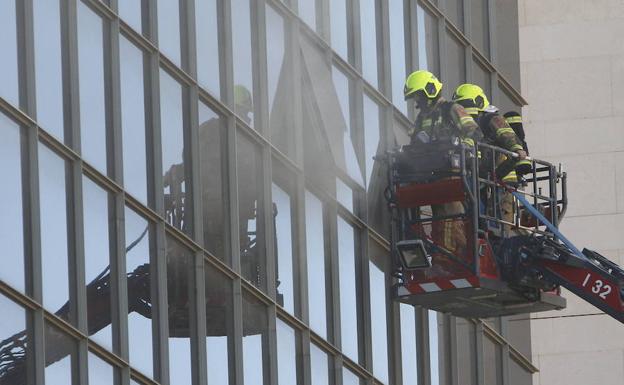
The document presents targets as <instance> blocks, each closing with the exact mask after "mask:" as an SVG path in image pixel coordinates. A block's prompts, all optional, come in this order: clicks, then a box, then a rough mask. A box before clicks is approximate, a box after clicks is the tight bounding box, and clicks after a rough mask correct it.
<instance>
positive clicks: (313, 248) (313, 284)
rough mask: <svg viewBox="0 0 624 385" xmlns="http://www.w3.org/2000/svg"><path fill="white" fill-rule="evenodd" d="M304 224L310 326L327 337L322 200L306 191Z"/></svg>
mask: <svg viewBox="0 0 624 385" xmlns="http://www.w3.org/2000/svg"><path fill="white" fill-rule="evenodd" d="M305 225H306V255H307V260H308V261H307V262H308V305H309V314H310V328H311V329H312V330H313V331H314V332H315V333H317V334H318V335H320V336H321V337H323V338H327V296H326V291H325V285H326V277H325V273H326V268H325V228H324V223H323V202H321V200H320V199H318V198H317V197H316V196H315V195H313V194H312V193H310V192H308V191H306V192H305Z"/></svg>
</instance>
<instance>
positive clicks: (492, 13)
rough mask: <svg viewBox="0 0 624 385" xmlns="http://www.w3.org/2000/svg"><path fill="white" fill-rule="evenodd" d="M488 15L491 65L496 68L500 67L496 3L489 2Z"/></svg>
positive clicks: (488, 0) (489, 0)
mask: <svg viewBox="0 0 624 385" xmlns="http://www.w3.org/2000/svg"><path fill="white" fill-rule="evenodd" d="M487 11H488V12H487V15H488V45H489V47H490V57H489V58H488V59H490V63H492V66H494V68H497V66H498V52H497V51H498V50H497V49H496V6H495V2H494V1H491V0H487Z"/></svg>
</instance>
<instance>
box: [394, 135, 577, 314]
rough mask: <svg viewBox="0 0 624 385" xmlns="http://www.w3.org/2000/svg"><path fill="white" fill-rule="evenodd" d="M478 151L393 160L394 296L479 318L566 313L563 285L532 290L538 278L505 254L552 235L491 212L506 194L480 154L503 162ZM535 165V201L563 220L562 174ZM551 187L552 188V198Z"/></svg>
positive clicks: (405, 153) (441, 149) (411, 149)
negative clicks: (526, 236) (516, 243)
mask: <svg viewBox="0 0 624 385" xmlns="http://www.w3.org/2000/svg"><path fill="white" fill-rule="evenodd" d="M479 146H480V147H481V148H479V149H477V148H476V147H470V146H466V145H464V144H461V143H459V141H457V140H454V141H453V140H449V141H440V142H436V143H429V144H427V145H410V146H404V147H403V148H402V149H401V151H397V152H393V153H390V154H388V159H387V160H388V164H389V173H388V175H389V189H388V192H387V198H388V201H389V207H390V210H391V213H392V229H391V244H392V249H393V257H394V262H395V264H396V266H398V274H399V276H400V280H399V283H398V284H396V285H395V286H394V288H393V289H394V293H393V294H394V297H395V299H396V300H397V301H399V302H402V303H406V304H412V305H418V306H422V307H425V308H428V309H431V310H436V311H439V312H444V313H449V314H452V315H455V316H459V317H477V318H486V317H494V316H507V315H514V314H521V313H531V312H540V311H548V310H557V309H563V308H565V306H566V300H565V299H564V298H562V297H561V296H560V295H559V289H558V286H557V285H548V284H540V285H531V284H526V285H525V284H524V283H527V282H528V283H533V281H535V279H534V277H533V276H532V275H531V272H527V270H526V269H522V268H521V266H520V265H521V261H520V259H519V258H520V256H519V255H517V254H518V253H516V254H515V255H514V253H509V252H504V251H505V250H506V249H508V248H509V242H508V240H509V239H511V238H513V237H514V234H516V232H518V231H522V232H523V233H530V234H545V232H544V231H543V228H542V227H540V226H542V225H543V224H542V223H541V222H540V221H537V220H532V219H531V218H527V213H526V212H525V211H521V210H519V209H518V208H517V207H515V208H514V218H515V219H514V223H512V222H505V221H504V220H503V219H502V218H501V214H500V212H497V210H495V209H493V208H489V207H488V205H490V206H492V207H496V206H497V205H498V203H499V202H497V200H500V198H501V196H502V194H503V189H502V187H501V186H499V185H497V184H496V178H495V173H496V167H495V164H492V165H485V167H484V164H481V163H484V162H483V161H479V162H477V156H476V154H477V151H480V152H482V153H483V152H487V151H492V153H493V154H492V156H490V157H489V158H490V159H497V157H499V156H500V155H499V154H494V152H496V151H499V150H500V149H497V148H495V147H490V146H486V145H479ZM492 163H494V161H493V162H492ZM533 163H534V167H533V172H534V175H528V176H527V182H526V185H527V186H528V189H533V185H534V184H535V185H537V184H540V187H539V191H538V189H537V187H536V188H535V189H536V194H534V198H535V200H536V201H537V203H538V205H541V207H543V208H545V209H544V210H543V212H545V213H548V215H550V216H552V215H557V214H560V213H562V212H563V211H565V210H564V209H562V207H560V206H561V205H562V202H564V200H563V199H561V198H558V196H557V190H556V188H553V187H554V186H556V185H557V182H558V180H559V176H560V174H559V173H558V172H557V171H556V169H555V168H554V167H552V166H551V165H550V164H547V163H545V162H539V161H536V160H533ZM544 184H545V185H546V186H548V187H550V188H549V189H547V190H548V191H547V192H546V194H544V192H543V186H542V185H544ZM529 193H530V192H529ZM550 207H555V208H556V209H555V210H550V209H548V208H550ZM521 219H524V220H523V221H522V222H521ZM553 222H555V223H556V221H553ZM526 224H529V226H533V227H525V226H523V225H526ZM512 229H513V230H512ZM518 266H520V267H518ZM519 272H521V273H522V276H519V275H518V274H519ZM523 280H524V281H523Z"/></svg>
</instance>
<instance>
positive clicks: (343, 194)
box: [336, 177, 354, 213]
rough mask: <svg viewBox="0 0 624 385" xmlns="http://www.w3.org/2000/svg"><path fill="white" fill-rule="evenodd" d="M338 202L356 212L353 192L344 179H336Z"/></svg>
mask: <svg viewBox="0 0 624 385" xmlns="http://www.w3.org/2000/svg"><path fill="white" fill-rule="evenodd" d="M336 200H337V201H338V203H340V204H341V205H343V206H344V208H346V209H347V210H349V211H350V212H352V213H353V212H354V205H353V190H352V189H351V187H349V186H348V185H347V184H346V183H345V182H343V181H342V179H340V178H338V177H336Z"/></svg>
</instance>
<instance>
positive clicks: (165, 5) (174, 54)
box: [156, 0, 181, 66]
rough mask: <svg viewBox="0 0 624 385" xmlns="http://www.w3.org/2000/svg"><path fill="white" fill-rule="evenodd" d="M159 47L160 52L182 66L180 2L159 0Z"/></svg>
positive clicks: (177, 0)
mask: <svg viewBox="0 0 624 385" xmlns="http://www.w3.org/2000/svg"><path fill="white" fill-rule="evenodd" d="M156 5H157V7H158V10H157V13H158V45H159V47H160V51H161V52H162V53H164V54H165V56H167V58H168V59H170V60H171V61H172V62H174V63H175V64H177V65H178V66H180V63H181V62H180V60H181V54H180V3H179V0H158V1H157V2H156Z"/></svg>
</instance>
